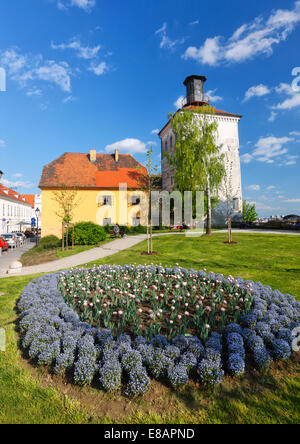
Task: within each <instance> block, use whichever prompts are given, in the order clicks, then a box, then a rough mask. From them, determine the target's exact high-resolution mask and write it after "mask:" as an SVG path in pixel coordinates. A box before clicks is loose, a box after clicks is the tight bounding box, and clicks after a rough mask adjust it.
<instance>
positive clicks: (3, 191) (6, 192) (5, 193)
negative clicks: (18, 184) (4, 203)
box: [0, 184, 31, 205]
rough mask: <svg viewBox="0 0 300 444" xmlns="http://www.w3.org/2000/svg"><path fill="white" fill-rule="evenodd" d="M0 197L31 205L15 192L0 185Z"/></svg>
mask: <svg viewBox="0 0 300 444" xmlns="http://www.w3.org/2000/svg"><path fill="white" fill-rule="evenodd" d="M0 196H2V197H9V198H10V199H12V200H15V201H16V202H22V203H23V204H27V205H31V204H30V202H28V201H27V200H26V199H25V197H23V196H22V195H21V194H19V193H18V192H17V191H14V190H12V189H11V188H7V187H5V186H4V185H2V184H0Z"/></svg>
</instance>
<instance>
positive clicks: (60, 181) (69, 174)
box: [39, 153, 147, 188]
mask: <svg viewBox="0 0 300 444" xmlns="http://www.w3.org/2000/svg"><path fill="white" fill-rule="evenodd" d="M146 174H147V170H146V168H145V167H144V166H143V165H141V164H140V163H139V162H137V161H136V160H135V159H134V158H133V157H132V156H131V155H130V154H119V161H118V162H116V161H115V156H114V155H113V154H97V157H96V161H95V162H91V161H90V156H89V154H82V153H65V154H63V155H62V156H60V157H59V158H58V159H56V160H54V161H53V162H51V163H49V164H48V165H45V166H44V168H43V173H42V177H41V180H40V185H39V186H40V188H57V187H61V186H62V185H64V186H67V187H68V186H69V187H76V188H118V187H119V183H127V186H128V188H141V179H142V177H143V176H144V175H146Z"/></svg>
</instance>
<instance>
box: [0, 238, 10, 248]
mask: <svg viewBox="0 0 300 444" xmlns="http://www.w3.org/2000/svg"><path fill="white" fill-rule="evenodd" d="M0 248H1V249H2V251H8V242H6V240H5V239H4V238H3V237H2V236H0Z"/></svg>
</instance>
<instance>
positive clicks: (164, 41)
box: [155, 23, 185, 50]
mask: <svg viewBox="0 0 300 444" xmlns="http://www.w3.org/2000/svg"><path fill="white" fill-rule="evenodd" d="M167 27H168V24H167V23H164V24H163V25H162V27H161V28H160V29H158V30H157V31H155V35H159V36H160V37H161V41H160V45H159V46H160V48H166V49H169V50H174V49H175V48H176V46H178V45H181V44H183V43H184V40H185V39H177V40H171V39H170V38H169V37H168V35H167Z"/></svg>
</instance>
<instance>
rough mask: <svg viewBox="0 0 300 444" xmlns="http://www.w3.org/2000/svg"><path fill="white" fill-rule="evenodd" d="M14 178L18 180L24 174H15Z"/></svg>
mask: <svg viewBox="0 0 300 444" xmlns="http://www.w3.org/2000/svg"><path fill="white" fill-rule="evenodd" d="M12 177H14V178H16V179H18V178H20V177H22V174H21V173H16V174H13V175H12Z"/></svg>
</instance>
